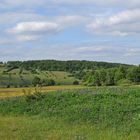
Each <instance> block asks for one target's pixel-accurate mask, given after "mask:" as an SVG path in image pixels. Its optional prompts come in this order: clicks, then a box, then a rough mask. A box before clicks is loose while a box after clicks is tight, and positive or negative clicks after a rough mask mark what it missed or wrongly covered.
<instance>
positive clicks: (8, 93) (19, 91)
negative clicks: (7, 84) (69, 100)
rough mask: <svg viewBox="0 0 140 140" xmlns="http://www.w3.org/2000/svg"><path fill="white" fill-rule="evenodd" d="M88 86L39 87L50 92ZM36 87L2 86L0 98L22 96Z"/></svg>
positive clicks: (42, 90)
mask: <svg viewBox="0 0 140 140" xmlns="http://www.w3.org/2000/svg"><path fill="white" fill-rule="evenodd" d="M83 88H86V87H85V86H80V85H78V86H77V85H76V86H75V85H66V86H65V85H64V86H47V87H40V88H37V89H38V90H40V91H41V92H46V93H47V92H49V91H57V90H70V89H83ZM35 89H36V88H35V87H27V88H25V87H23V88H0V98H6V97H14V96H22V95H24V94H25V92H27V93H28V92H34V91H35Z"/></svg>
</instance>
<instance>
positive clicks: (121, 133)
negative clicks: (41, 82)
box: [0, 87, 140, 140]
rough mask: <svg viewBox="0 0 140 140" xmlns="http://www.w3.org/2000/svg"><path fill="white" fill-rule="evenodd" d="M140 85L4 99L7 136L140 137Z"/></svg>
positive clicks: (2, 128)
mask: <svg viewBox="0 0 140 140" xmlns="http://www.w3.org/2000/svg"><path fill="white" fill-rule="evenodd" d="M139 115H140V88H139V87H137V88H136V87H135V88H132V87H131V88H103V89H100V88H99V89H96V90H95V89H94V90H86V89H84V90H77V91H63V92H62V91H59V92H54V93H48V94H41V95H40V94H39V95H31V96H26V97H16V98H12V99H7V100H1V101H0V120H1V121H0V123H1V125H0V136H1V137H2V138H3V139H10V138H11V139H47V138H48V139H54V140H57V139H58V140H59V139H62V140H63V139H64V140H67V139H69V140H71V139H72V140H77V139H79V140H81V139H89V140H94V139H95V140H97V139H99V140H134V139H135V140H138V139H140V134H139V133H140V116H139Z"/></svg>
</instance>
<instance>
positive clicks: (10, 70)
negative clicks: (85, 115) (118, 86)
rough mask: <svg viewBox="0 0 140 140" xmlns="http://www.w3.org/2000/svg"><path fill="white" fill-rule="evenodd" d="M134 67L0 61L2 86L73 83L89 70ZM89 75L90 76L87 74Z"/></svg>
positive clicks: (58, 62)
mask: <svg viewBox="0 0 140 140" xmlns="http://www.w3.org/2000/svg"><path fill="white" fill-rule="evenodd" d="M120 66H123V67H126V68H128V67H132V66H131V65H126V64H119V63H107V62H96V61H77V60H71V61H58V60H34V61H9V62H7V63H2V62H1V63H0V87H28V86H35V85H36V84H40V85H42V86H47V85H54V84H55V85H72V84H79V83H81V82H82V81H83V79H84V77H85V76H86V75H87V73H88V72H90V71H93V70H100V69H110V68H116V67H120ZM86 77H89V76H86Z"/></svg>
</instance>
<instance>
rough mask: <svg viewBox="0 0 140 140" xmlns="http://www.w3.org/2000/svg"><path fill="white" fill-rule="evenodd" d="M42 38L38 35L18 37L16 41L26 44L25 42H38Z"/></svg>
mask: <svg viewBox="0 0 140 140" xmlns="http://www.w3.org/2000/svg"><path fill="white" fill-rule="evenodd" d="M40 37H41V36H38V35H18V36H17V37H16V39H17V40H18V41H21V42H24V41H35V40H38V39H39V38H40Z"/></svg>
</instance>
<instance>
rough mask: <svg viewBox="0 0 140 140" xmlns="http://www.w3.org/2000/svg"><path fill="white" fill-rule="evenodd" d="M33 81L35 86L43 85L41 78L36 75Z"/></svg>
mask: <svg viewBox="0 0 140 140" xmlns="http://www.w3.org/2000/svg"><path fill="white" fill-rule="evenodd" d="M32 83H33V85H34V86H37V85H41V79H40V78H39V77H37V76H36V77H34V79H33V81H32Z"/></svg>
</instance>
